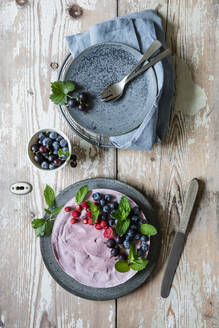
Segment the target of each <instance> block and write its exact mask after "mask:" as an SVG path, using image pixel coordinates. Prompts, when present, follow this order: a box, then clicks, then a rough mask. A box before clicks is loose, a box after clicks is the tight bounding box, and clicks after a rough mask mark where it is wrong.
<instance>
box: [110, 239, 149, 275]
mask: <svg viewBox="0 0 219 328" xmlns="http://www.w3.org/2000/svg"><path fill="white" fill-rule="evenodd" d="M148 262H149V261H148V260H145V259H141V258H140V257H139V256H138V253H137V249H136V247H135V245H134V244H131V247H130V249H129V255H128V260H120V261H118V262H116V263H115V269H116V270H117V271H119V272H128V271H129V270H130V268H131V269H132V270H135V271H141V270H143V269H144V268H146V266H147V264H148Z"/></svg>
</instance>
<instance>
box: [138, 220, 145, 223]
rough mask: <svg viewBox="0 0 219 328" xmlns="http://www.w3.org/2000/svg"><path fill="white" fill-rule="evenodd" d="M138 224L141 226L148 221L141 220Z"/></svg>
mask: <svg viewBox="0 0 219 328" xmlns="http://www.w3.org/2000/svg"><path fill="white" fill-rule="evenodd" d="M138 223H139V224H145V223H146V221H145V220H144V219H139V221H138Z"/></svg>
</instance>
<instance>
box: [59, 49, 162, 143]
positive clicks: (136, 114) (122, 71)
mask: <svg viewBox="0 0 219 328" xmlns="http://www.w3.org/2000/svg"><path fill="white" fill-rule="evenodd" d="M141 57H142V54H141V53H140V52H139V51H137V50H135V49H133V48H131V47H129V46H127V45H124V44H120V43H100V44H97V45H94V46H91V47H89V48H87V49H86V50H84V51H83V52H81V53H80V54H79V55H78V56H77V57H75V58H74V59H73V58H72V57H71V58H70V59H69V60H68V63H67V65H64V66H63V67H62V69H61V72H60V74H59V78H60V79H62V80H73V81H75V82H76V83H77V84H78V85H79V86H80V87H81V88H82V89H84V90H86V91H88V92H89V93H90V94H91V97H92V101H91V102H92V104H91V108H90V110H89V111H88V113H87V114H86V115H83V114H82V113H81V112H80V111H78V110H76V109H71V110H69V114H70V117H71V119H72V120H73V121H74V122H76V123H77V124H78V125H79V126H81V127H82V128H83V129H85V130H88V131H91V132H92V133H95V134H97V135H101V136H108V137H109V136H115V135H122V134H124V133H126V132H129V131H131V130H133V129H135V128H136V127H138V126H139V125H140V124H141V123H142V121H143V120H144V118H145V117H146V116H147V114H148V113H150V111H151V109H152V106H153V104H154V101H155V98H156V94H157V80H156V75H155V73H154V70H153V69H152V68H151V69H149V70H148V71H147V72H145V73H143V74H142V75H140V76H139V77H138V78H136V79H135V80H133V81H132V82H131V83H129V84H128V85H127V87H126V91H125V93H124V95H123V96H122V97H121V98H120V99H119V100H117V101H115V102H108V103H103V102H102V101H101V99H100V97H99V96H98V95H99V93H100V92H101V91H102V90H103V89H104V87H106V86H107V85H109V84H111V83H112V82H116V81H120V80H121V79H122V78H123V77H124V76H125V75H126V74H127V73H128V72H129V71H130V70H131V69H132V68H133V66H134V65H135V64H136V63H137V62H138V61H139V60H140V58H141ZM71 119H70V120H69V119H68V121H69V123H70V124H71Z"/></svg>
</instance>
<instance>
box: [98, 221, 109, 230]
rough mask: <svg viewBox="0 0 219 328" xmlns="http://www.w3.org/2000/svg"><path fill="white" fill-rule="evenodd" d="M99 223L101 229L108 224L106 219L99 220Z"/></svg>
mask: <svg viewBox="0 0 219 328" xmlns="http://www.w3.org/2000/svg"><path fill="white" fill-rule="evenodd" d="M100 225H101V227H102V228H103V229H105V228H106V227H107V226H108V224H107V222H106V221H101V222H100Z"/></svg>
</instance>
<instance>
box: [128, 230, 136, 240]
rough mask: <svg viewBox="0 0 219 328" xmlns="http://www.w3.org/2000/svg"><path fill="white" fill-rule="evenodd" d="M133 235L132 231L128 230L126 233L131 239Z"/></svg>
mask: <svg viewBox="0 0 219 328" xmlns="http://www.w3.org/2000/svg"><path fill="white" fill-rule="evenodd" d="M134 235H135V232H134V231H133V230H131V229H130V230H128V231H127V236H129V237H131V238H132V237H134Z"/></svg>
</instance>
